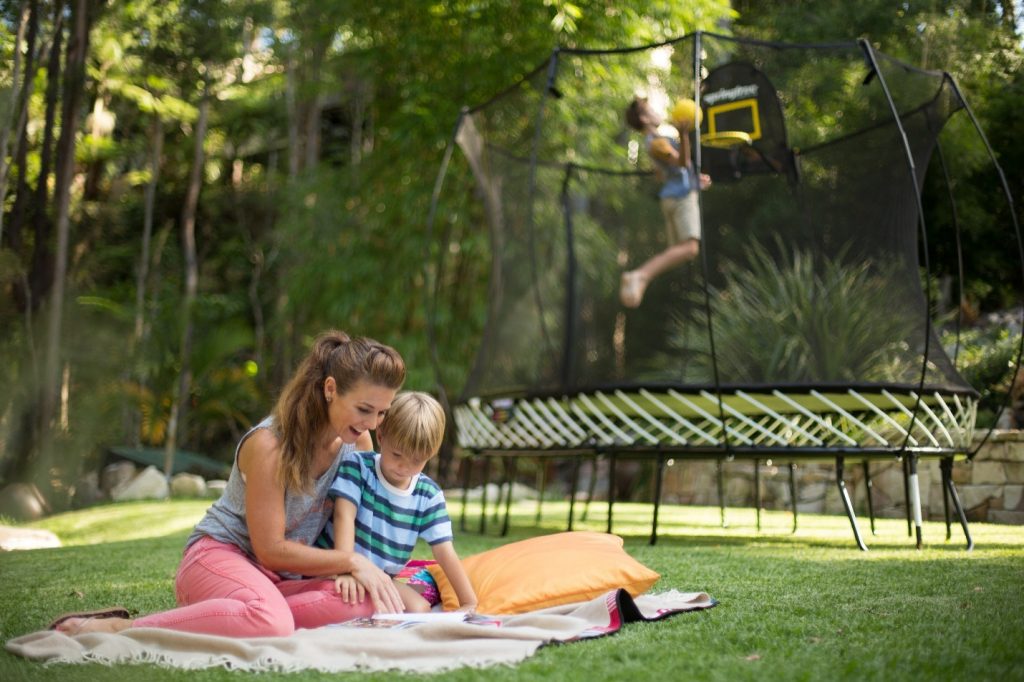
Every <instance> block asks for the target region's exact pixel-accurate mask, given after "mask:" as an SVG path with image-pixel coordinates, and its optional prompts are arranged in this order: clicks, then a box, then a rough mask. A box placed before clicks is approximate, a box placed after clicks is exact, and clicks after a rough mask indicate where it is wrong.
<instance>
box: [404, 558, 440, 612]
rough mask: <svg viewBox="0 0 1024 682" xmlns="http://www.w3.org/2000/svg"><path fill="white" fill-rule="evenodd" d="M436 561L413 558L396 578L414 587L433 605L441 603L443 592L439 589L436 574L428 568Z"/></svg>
mask: <svg viewBox="0 0 1024 682" xmlns="http://www.w3.org/2000/svg"><path fill="white" fill-rule="evenodd" d="M436 563H437V562H436V561H423V560H420V559H411V560H410V561H409V563H407V564H406V565H405V568H403V569H402V570H401V571H399V572H398V575H396V576H395V580H397V581H398V582H400V583H405V584H407V585H409V586H411V587H414V588H415V589H416V591H417V592H419V593H420V595H421V596H422V597H423V598H424V599H426V600H427V603H428V604H430V605H431V606H435V605H437V604H440V603H441V592H440V591H439V590H438V589H437V582H435V581H434V576H432V575H430V571H428V570H427V566H433V565H434V564H436Z"/></svg>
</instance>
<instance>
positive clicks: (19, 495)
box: [0, 483, 50, 521]
mask: <svg viewBox="0 0 1024 682" xmlns="http://www.w3.org/2000/svg"><path fill="white" fill-rule="evenodd" d="M49 511H50V505H48V504H47V503H46V499H45V498H44V497H43V494H42V493H40V492H39V488H37V487H36V486H35V485H33V484H31V483H11V484H10V485H7V486H4V489H3V490H0V515H2V516H7V517H9V518H12V519H15V520H17V521H35V520H36V519H41V518H43V517H44V516H46V514H47V513H49Z"/></svg>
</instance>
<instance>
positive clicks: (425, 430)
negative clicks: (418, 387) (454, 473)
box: [378, 391, 445, 460]
mask: <svg viewBox="0 0 1024 682" xmlns="http://www.w3.org/2000/svg"><path fill="white" fill-rule="evenodd" d="M444 423H445V417H444V408H443V407H441V403H439V402H437V401H436V400H434V398H433V396H431V395H430V394H428V393H422V392H419V391H405V392H403V393H399V394H398V396H397V397H396V398H395V399H394V400H393V401H392V402H391V408H390V409H388V413H387V414H386V415H385V416H384V420H383V421H381V423H380V426H379V427H378V435H379V438H380V439H387V441H388V445H390V446H391V447H392V448H394V449H395V450H398V451H399V452H401V453H403V454H406V455H413V456H418V457H421V458H422V459H424V460H427V459H430V458H431V457H433V456H434V455H436V454H437V451H438V450H440V449H441V441H443V440H444Z"/></svg>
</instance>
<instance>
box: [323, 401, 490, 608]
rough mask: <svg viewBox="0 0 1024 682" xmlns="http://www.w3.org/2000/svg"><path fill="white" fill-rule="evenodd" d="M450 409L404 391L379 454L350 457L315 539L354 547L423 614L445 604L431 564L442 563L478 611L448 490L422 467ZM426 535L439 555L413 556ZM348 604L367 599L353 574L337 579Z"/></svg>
mask: <svg viewBox="0 0 1024 682" xmlns="http://www.w3.org/2000/svg"><path fill="white" fill-rule="evenodd" d="M444 424H445V416H444V409H443V408H442V407H441V405H440V403H438V402H437V401H436V400H434V398H432V397H431V396H430V395H428V394H426V393H419V392H406V393H401V394H399V395H398V397H396V398H395V399H394V401H393V402H392V403H391V408H390V409H389V410H388V413H387V415H386V416H385V417H384V420H383V421H382V422H381V424H380V426H379V427H378V428H377V438H378V440H379V443H380V453H376V452H353V453H351V454H349V455H346V456H345V457H344V458H343V459H342V461H341V464H340V466H339V467H338V471H337V475H336V477H335V479H334V483H333V484H332V485H331V488H330V490H329V491H328V493H327V494H328V496H329V497H332V498H334V517H333V521H328V523H327V526H326V527H325V528H324V530H323V533H322V534H321V536H320V539H319V540H317V544H318V545H321V546H325V547H329V548H330V547H333V548H335V549H341V548H343V547H344V548H346V549H345V550H344V551H347V552H351V551H353V550H354V551H355V552H357V553H359V554H362V555H364V556H366V557H367V558H369V559H370V560H371V561H372V562H373V563H374V564H375V565H376V566H377V567H378V568H380V569H381V570H383V571H384V572H385V573H387V574H389V575H391V576H392V578H393V579H394V581H395V587H397V588H398V592H399V595H400V596H401V598H402V603H403V605H404V607H405V610H406V612H409V613H422V612H426V611H429V610H430V609H431V607H432V606H434V605H436V604H438V603H440V601H441V595H440V594H439V592H438V587H437V583H436V582H435V581H434V579H433V577H432V576H431V575H430V572H429V571H428V570H427V569H426V565H429V564H432V563H437V564H439V565H440V567H441V569H442V570H443V571H444V574H445V577H447V578H448V581H449V582H450V583H451V585H452V587H453V588H454V590H455V594H456V595H457V596H458V598H459V606H460V609H461V610H463V611H472V610H473V609H474V608H475V607H476V604H477V598H476V593H475V592H474V591H473V586H472V584H471V583H470V581H469V577H468V576H467V575H466V572H465V570H464V569H463V568H462V563H461V562H460V561H459V557H458V555H457V554H456V553H455V547H454V545H453V543H452V524H451V520H450V519H449V517H448V511H447V508H446V506H445V500H444V493H442V492H441V488H440V487H439V486H438V485H437V484H436V483H435V482H434V481H433V480H431V479H430V478H429V477H428V476H426V475H424V474H423V467H424V466H426V464H427V462H428V461H430V459H431V458H432V457H433V456H434V455H435V454H437V451H438V449H439V448H440V447H441V441H442V440H443V438H444ZM421 537H422V538H423V539H424V540H425V541H426V542H427V543H428V544H430V549H431V551H432V553H433V555H434V559H435V561H433V562H431V561H409V557H410V555H411V554H412V550H413V548H414V547H415V546H416V541H417V540H418V539H419V538H421ZM335 585H336V588H337V590H338V592H340V593H341V596H342V600H343V601H345V602H347V603H352V602H357V601H358V602H361V601H362V600H363V598H364V590H363V588H362V586H361V585H360V584H359V583H358V582H356V581H355V580H354V579H353V578H352V576H350V575H341V576H338V577H336V578H335Z"/></svg>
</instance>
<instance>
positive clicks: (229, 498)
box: [185, 417, 355, 578]
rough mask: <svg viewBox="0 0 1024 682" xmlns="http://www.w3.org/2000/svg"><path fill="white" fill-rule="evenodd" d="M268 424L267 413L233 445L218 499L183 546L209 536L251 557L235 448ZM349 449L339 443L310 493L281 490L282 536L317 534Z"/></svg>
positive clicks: (307, 538) (303, 538)
mask: <svg viewBox="0 0 1024 682" xmlns="http://www.w3.org/2000/svg"><path fill="white" fill-rule="evenodd" d="M272 426H273V419H272V418H271V417H267V418H266V419H264V420H263V421H261V422H260V423H259V424H257V425H256V426H254V427H252V428H251V429H249V431H247V432H246V434H245V435H244V436H242V440H240V441H239V442H238V447H236V448H235V461H234V464H233V465H232V466H231V475H230V476H228V484H227V486H226V487H225V488H224V492H223V494H221V496H220V499H218V500H217V501H216V502H214V503H213V505H212V506H211V507H210V508H209V509H208V510H207V512H206V516H204V517H203V519H202V520H201V521H200V522H199V523H198V524H196V527H195V530H193V531H192V534H191V535H190V536H189V537H188V540H186V541H185V548H186V549H188V548H189V547H190V546H191V545H192V544H193V543H194V542H195V541H196V540H199V539H200V538H202V537H204V536H209V537H211V538H213V539H214V540H218V541H219V542H226V543H228V544H232V545H235V546H236V547H238V548H240V549H241V550H242V551H244V552H245V553H246V554H248V555H249V556H250V557H253V558H255V555H254V554H253V551H252V541H251V540H250V539H249V527H248V524H246V521H245V481H244V480H243V479H242V472H241V471H240V470H239V469H238V452H239V451H240V450H241V449H242V444H243V443H245V441H246V439H248V438H249V436H251V435H252V434H253V433H255V432H256V431H257V430H258V429H269V428H271V427H272ZM353 450H355V445H354V444H350V443H345V444H344V445H343V446H342V447H341V449H340V450H339V451H338V456H337V457H335V458H334V462H333V463H332V464H331V466H330V467H328V468H327V471H325V472H324V473H323V474H322V475H321V476H320V478H318V479H317V480H316V485H315V487H314V489H313V491H312V492H311V493H303V492H301V491H292V490H290V489H289V490H287V491H285V495H284V514H285V531H284V537H285V539H286V540H292V541H294V542H301V543H302V544H304V545H312V544H313V541H314V540H316V538H317V537H318V536H319V535H320V531H321V530H323V527H324V524H326V523H327V519H328V518H330V516H331V513H332V512H333V510H334V501H333V500H331V499H329V498H328V497H327V490H328V489H329V488H330V487H331V483H333V482H334V476H335V474H336V473H337V471H338V466H339V464H341V458H342V457H343V456H344V455H346V454H347V453H349V452H351V451H353ZM279 574H280V575H281V576H282V577H284V578H297V577H300V576H297V575H295V574H292V573H287V572H284V571H280V572H279Z"/></svg>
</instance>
